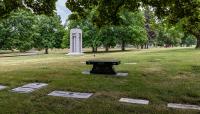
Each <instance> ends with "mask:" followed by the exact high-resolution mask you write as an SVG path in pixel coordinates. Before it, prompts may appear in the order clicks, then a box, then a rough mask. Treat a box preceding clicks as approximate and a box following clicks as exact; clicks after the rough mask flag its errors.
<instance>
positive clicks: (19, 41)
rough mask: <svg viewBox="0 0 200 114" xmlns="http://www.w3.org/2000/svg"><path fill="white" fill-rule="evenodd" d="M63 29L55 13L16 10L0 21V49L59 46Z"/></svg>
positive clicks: (39, 48) (23, 49)
mask: <svg viewBox="0 0 200 114" xmlns="http://www.w3.org/2000/svg"><path fill="white" fill-rule="evenodd" d="M65 33H66V32H65V29H64V27H63V26H62V25H61V22H60V18H59V17H58V16H57V15H53V16H46V15H34V14H33V13H32V12H31V11H28V10H22V9H19V10H16V11H13V12H11V13H10V14H9V15H8V18H6V19H2V20H1V21H0V49H4V50H14V49H17V50H19V51H20V52H25V51H28V50H30V49H32V48H36V49H38V50H42V49H45V53H46V54H48V49H49V48H61V46H62V39H63V37H64V36H65Z"/></svg>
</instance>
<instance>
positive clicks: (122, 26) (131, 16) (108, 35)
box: [0, 8, 196, 54]
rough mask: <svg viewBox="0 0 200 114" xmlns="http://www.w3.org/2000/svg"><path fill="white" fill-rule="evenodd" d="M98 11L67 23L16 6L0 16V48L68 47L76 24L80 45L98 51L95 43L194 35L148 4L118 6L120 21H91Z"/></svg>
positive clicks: (146, 43) (183, 42)
mask: <svg viewBox="0 0 200 114" xmlns="http://www.w3.org/2000/svg"><path fill="white" fill-rule="evenodd" d="M96 13H97V11H96V9H95V8H93V10H91V11H90V10H88V12H87V15H86V16H85V18H79V16H78V15H77V14H76V13H75V12H74V13H72V14H71V15H70V16H69V19H68V20H67V21H66V25H65V26H62V25H61V21H60V17H59V16H57V15H56V14H54V15H53V16H47V15H42V14H41V15H36V14H33V13H32V12H31V11H29V10H22V9H18V10H15V11H13V12H11V13H10V14H9V15H8V16H7V18H5V19H1V20H0V49H1V50H19V51H20V52H25V51H28V50H30V49H32V48H35V49H38V50H42V49H44V50H45V53H46V54H48V49H52V48H69V39H70V38H69V37H70V33H69V32H70V30H71V29H72V28H75V27H77V26H79V27H80V28H81V29H82V30H83V45H84V47H87V48H92V51H93V52H97V49H98V47H104V48H105V51H109V48H113V47H120V48H121V50H123V51H124V50H125V48H126V47H127V46H131V47H135V48H142V49H143V48H149V47H158V46H161V47H174V46H191V45H194V44H196V39H195V37H194V36H192V35H190V34H189V33H188V34H187V33H185V32H184V31H183V30H182V26H181V24H176V25H170V24H169V23H168V21H166V19H158V18H157V17H156V16H155V14H154V12H153V11H151V10H150V8H143V9H141V10H138V11H135V12H130V11H129V10H127V9H124V10H121V11H120V12H119V13H118V15H120V16H119V17H120V19H119V23H118V24H117V25H114V24H108V25H106V26H102V27H99V26H97V25H95V24H94V18H95V15H96Z"/></svg>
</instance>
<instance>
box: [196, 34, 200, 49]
mask: <svg viewBox="0 0 200 114" xmlns="http://www.w3.org/2000/svg"><path fill="white" fill-rule="evenodd" d="M196 49H200V36H199V37H197V45H196Z"/></svg>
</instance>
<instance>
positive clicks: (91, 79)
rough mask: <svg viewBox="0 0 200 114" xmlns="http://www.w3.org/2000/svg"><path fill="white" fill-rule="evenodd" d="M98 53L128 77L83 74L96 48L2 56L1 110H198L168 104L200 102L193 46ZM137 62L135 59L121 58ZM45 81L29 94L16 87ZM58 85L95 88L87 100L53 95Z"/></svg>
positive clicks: (35, 113)
mask: <svg viewBox="0 0 200 114" xmlns="http://www.w3.org/2000/svg"><path fill="white" fill-rule="evenodd" d="M95 58H96V59H97V58H98V59H113V58H114V59H119V60H121V62H122V64H121V65H119V66H116V70H117V71H122V72H128V73H129V76H128V77H121V78H119V77H112V76H106V75H97V76H95V75H83V74H81V72H82V71H84V70H87V69H91V66H87V65H85V64H82V63H81V62H84V61H86V60H88V59H94V57H93V54H90V53H88V54H85V55H84V56H77V57H70V56H66V55H64V54H63V53H54V54H49V55H38V56H16V57H0V84H2V85H6V86H8V87H9V88H7V89H5V90H2V91H0V114H199V113H200V111H196V110H175V109H170V108H167V107H166V105H167V103H168V102H172V103H184V104H194V105H200V50H195V49H192V48H182V49H181V48H174V49H150V50H132V51H127V52H113V53H99V54H97V55H96V57H95ZM127 62H136V63H138V64H137V65H126V64H123V63H127ZM30 82H45V83H48V84H49V85H48V86H47V87H46V88H43V89H40V90H37V91H35V92H33V93H30V94H18V93H12V92H10V90H11V89H12V88H15V87H18V86H22V85H24V84H27V83H30ZM54 90H61V91H75V92H92V93H95V94H94V95H93V96H92V97H91V98H89V99H87V100H77V99H69V98H60V97H51V96H47V94H48V93H50V92H52V91H54ZM121 97H128V98H139V99H147V100H150V104H149V105H145V106H144V105H135V104H125V103H119V102H118V100H119V99H120V98H121Z"/></svg>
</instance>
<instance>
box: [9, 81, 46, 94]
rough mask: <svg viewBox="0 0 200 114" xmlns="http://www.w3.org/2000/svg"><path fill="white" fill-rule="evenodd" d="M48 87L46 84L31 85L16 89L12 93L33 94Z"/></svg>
mask: <svg viewBox="0 0 200 114" xmlns="http://www.w3.org/2000/svg"><path fill="white" fill-rule="evenodd" d="M47 85H48V84H46V83H29V84H26V85H24V86H21V87H17V88H14V89H12V90H11V91H12V92H17V93H31V92H33V91H35V90H38V89H40V88H43V87H45V86H47Z"/></svg>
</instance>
